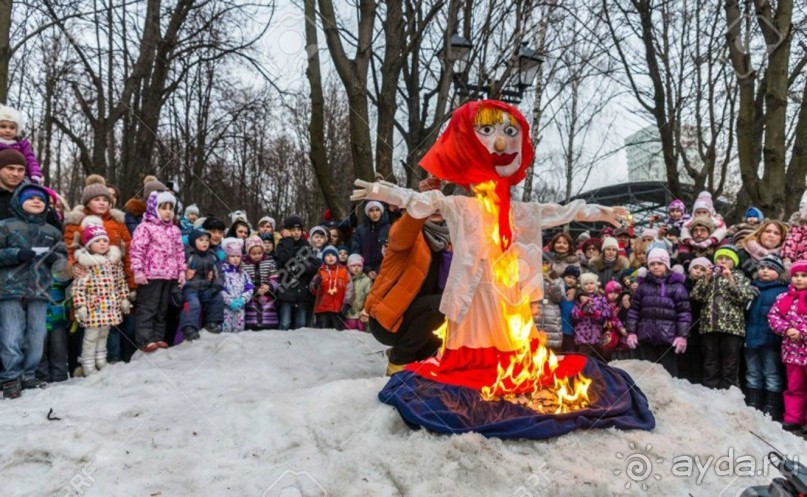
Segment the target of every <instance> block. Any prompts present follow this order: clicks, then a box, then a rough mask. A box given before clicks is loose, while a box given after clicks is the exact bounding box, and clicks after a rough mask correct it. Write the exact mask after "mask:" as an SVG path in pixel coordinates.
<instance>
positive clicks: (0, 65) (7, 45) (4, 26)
mask: <svg viewBox="0 0 807 497" xmlns="http://www.w3.org/2000/svg"><path fill="white" fill-rule="evenodd" d="M13 3H14V2H13V1H12V0H0V103H6V98H7V97H8V67H9V63H10V62H11V40H10V39H9V36H10V35H11V9H12V4H13Z"/></svg>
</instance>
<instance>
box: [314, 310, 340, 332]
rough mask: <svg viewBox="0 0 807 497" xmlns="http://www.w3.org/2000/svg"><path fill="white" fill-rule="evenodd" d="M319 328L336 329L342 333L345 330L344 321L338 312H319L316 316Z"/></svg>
mask: <svg viewBox="0 0 807 497" xmlns="http://www.w3.org/2000/svg"><path fill="white" fill-rule="evenodd" d="M316 320H317V328H322V329H335V330H337V331H342V330H344V329H345V324H344V321H342V318H341V316H339V313H338V312H318V313H317V314H316Z"/></svg>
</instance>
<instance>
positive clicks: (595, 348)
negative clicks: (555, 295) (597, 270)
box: [572, 273, 611, 361]
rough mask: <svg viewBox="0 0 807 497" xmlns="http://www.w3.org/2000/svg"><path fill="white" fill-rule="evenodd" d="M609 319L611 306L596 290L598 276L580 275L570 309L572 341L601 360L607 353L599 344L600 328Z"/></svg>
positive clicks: (581, 349) (605, 357) (600, 338)
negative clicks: (572, 306) (574, 298)
mask: <svg viewBox="0 0 807 497" xmlns="http://www.w3.org/2000/svg"><path fill="white" fill-rule="evenodd" d="M610 319H611V307H610V306H609V305H608V301H607V300H605V297H603V296H602V295H600V293H599V291H598V278H597V275H596V274H594V273H583V274H582V275H580V293H579V294H578V299H577V301H576V302H575V304H574V309H573V310H572V321H573V322H574V343H575V345H576V346H577V351H578V352H583V353H586V354H589V355H592V356H594V357H597V358H600V359H602V360H603V361H607V360H608V357H607V356H608V354H607V353H606V352H605V351H604V350H603V349H602V347H601V346H600V342H601V340H602V330H603V327H604V326H605V323H607V322H609V321H610Z"/></svg>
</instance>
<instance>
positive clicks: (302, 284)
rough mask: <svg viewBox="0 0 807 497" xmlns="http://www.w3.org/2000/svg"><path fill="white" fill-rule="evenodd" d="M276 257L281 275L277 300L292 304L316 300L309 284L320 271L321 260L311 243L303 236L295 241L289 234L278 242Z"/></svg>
mask: <svg viewBox="0 0 807 497" xmlns="http://www.w3.org/2000/svg"><path fill="white" fill-rule="evenodd" d="M275 259H277V265H278V275H279V276H280V279H279V281H278V284H279V285H280V286H279V288H278V293H277V300H278V301H280V302H290V303H292V304H301V303H306V302H314V296H313V295H312V294H311V292H310V291H308V285H309V283H311V280H313V279H314V276H316V274H317V273H318V272H319V266H320V260H319V258H318V257H317V255H316V253H315V252H314V249H313V248H312V247H311V245H310V244H309V243H308V242H307V241H306V240H304V239H302V238H300V239H299V240H297V241H295V240H294V238H292V237H290V236H288V237H286V238H283V239H281V240H280V242H279V243H278V244H277V248H275Z"/></svg>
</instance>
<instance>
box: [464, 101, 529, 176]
mask: <svg viewBox="0 0 807 497" xmlns="http://www.w3.org/2000/svg"><path fill="white" fill-rule="evenodd" d="M510 119H511V118H510V114H508V113H506V112H505V113H504V114H503V119H502V121H503V122H501V123H495V124H481V125H478V126H475V127H474V132H475V133H476V137H477V138H478V139H479V141H480V142H482V145H484V146H485V148H486V149H487V150H488V153H489V154H490V160H491V163H492V164H493V166H494V167H495V168H496V172H497V173H498V174H499V176H502V177H505V178H506V177H508V176H512V175H513V174H514V173H515V172H516V171H518V169H519V167H520V166H521V128H520V127H519V126H518V125H513V124H510Z"/></svg>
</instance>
